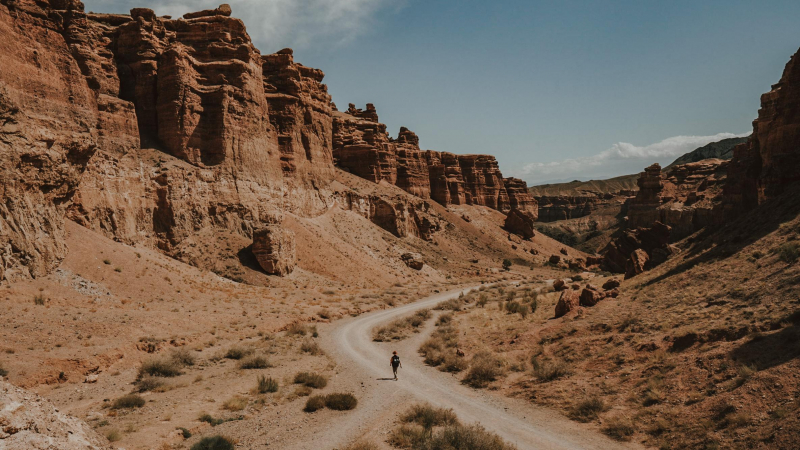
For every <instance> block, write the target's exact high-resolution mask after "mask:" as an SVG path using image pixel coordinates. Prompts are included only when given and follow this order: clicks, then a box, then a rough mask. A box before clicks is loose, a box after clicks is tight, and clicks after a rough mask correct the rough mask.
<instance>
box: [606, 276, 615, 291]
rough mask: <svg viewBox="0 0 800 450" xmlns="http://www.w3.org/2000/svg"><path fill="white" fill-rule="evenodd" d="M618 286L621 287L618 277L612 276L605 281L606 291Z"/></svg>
mask: <svg viewBox="0 0 800 450" xmlns="http://www.w3.org/2000/svg"><path fill="white" fill-rule="evenodd" d="M618 287H619V280H618V279H616V278H611V279H609V280H606V282H605V283H603V290H606V291H609V290H611V289H615V288H618Z"/></svg>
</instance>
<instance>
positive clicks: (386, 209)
mask: <svg viewBox="0 0 800 450" xmlns="http://www.w3.org/2000/svg"><path fill="white" fill-rule="evenodd" d="M334 198H335V199H336V202H337V204H338V205H339V206H340V207H341V208H343V209H345V210H349V211H353V212H355V213H357V214H359V215H361V216H363V217H365V218H367V219H369V220H370V221H371V222H372V223H374V224H375V225H377V226H379V227H381V228H383V229H384V230H386V231H388V232H389V233H392V234H393V235H395V236H397V237H401V238H404V237H411V236H414V237H418V238H420V239H424V240H426V241H430V240H433V235H434V234H435V233H436V232H438V231H441V230H442V229H443V228H444V225H445V224H446V221H445V220H444V219H443V218H442V217H441V216H440V215H439V214H438V213H436V211H435V210H434V208H433V207H432V206H431V205H430V204H429V203H428V202H427V201H424V200H412V199H409V198H408V197H406V196H394V197H390V196H378V195H363V194H359V193H357V192H354V191H346V192H337V193H336V194H335V195H334Z"/></svg>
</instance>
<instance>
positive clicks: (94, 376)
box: [83, 373, 100, 384]
mask: <svg viewBox="0 0 800 450" xmlns="http://www.w3.org/2000/svg"><path fill="white" fill-rule="evenodd" d="M99 379H100V376H99V375H97V374H96V373H93V374H91V375H88V376H87V377H86V379H84V380H83V382H84V383H90V384H91V383H97V380H99Z"/></svg>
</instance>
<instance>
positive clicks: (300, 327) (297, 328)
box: [286, 322, 308, 336]
mask: <svg viewBox="0 0 800 450" xmlns="http://www.w3.org/2000/svg"><path fill="white" fill-rule="evenodd" d="M306 333H308V329H307V327H306V326H305V325H304V324H303V323H300V322H295V323H293V324H291V325H289V328H287V329H286V335H287V336H305V335H306Z"/></svg>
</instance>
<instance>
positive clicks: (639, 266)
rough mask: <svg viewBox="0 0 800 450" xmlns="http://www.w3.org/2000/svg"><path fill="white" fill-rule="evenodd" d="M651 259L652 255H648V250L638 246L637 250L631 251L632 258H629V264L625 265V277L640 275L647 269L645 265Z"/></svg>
mask: <svg viewBox="0 0 800 450" xmlns="http://www.w3.org/2000/svg"><path fill="white" fill-rule="evenodd" d="M649 260H650V257H649V256H648V255H647V252H646V251H644V250H642V249H640V248H637V249H636V250H634V251H633V253H631V256H630V259H629V260H628V263H627V265H626V266H625V279H628V278H631V277H633V276H636V275H639V274H640V273H642V272H644V271H645V266H646V265H647V262H648V261H649Z"/></svg>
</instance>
